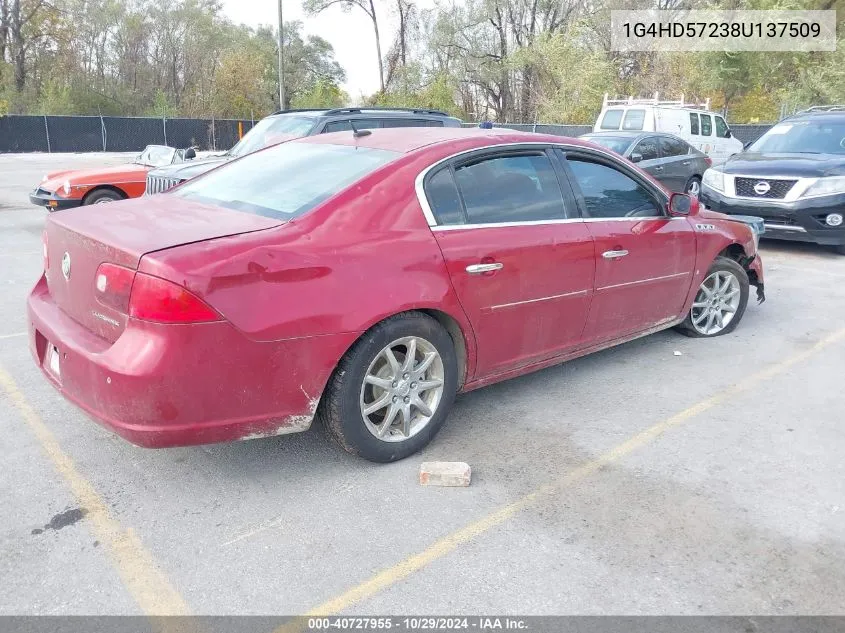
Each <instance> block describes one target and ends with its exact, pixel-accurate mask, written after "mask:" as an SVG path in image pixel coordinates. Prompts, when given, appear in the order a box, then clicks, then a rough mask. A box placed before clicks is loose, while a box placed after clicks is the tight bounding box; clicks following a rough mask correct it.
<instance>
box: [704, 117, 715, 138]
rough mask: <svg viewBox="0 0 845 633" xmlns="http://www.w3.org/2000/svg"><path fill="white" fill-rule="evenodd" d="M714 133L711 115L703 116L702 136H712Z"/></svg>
mask: <svg viewBox="0 0 845 633" xmlns="http://www.w3.org/2000/svg"><path fill="white" fill-rule="evenodd" d="M712 133H713V121H712V120H711V119H710V115H709V114H702V115H701V136H710V135H711V134H712Z"/></svg>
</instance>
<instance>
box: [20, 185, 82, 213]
mask: <svg viewBox="0 0 845 633" xmlns="http://www.w3.org/2000/svg"><path fill="white" fill-rule="evenodd" d="M29 201H30V202H31V203H32V204H37V205H38V206H39V207H46V208H47V210H48V211H60V210H62V209H72V208H74V207H78V206H80V205H81V204H82V199H69V198H60V197H59V196H57V195H56V194H55V193H50V192H49V191H45V190H44V189H36V190H35V191H33V192H32V193H31V194H29Z"/></svg>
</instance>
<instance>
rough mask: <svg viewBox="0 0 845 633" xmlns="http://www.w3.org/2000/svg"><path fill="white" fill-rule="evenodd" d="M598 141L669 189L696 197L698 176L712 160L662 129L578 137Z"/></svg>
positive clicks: (699, 184)
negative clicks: (660, 130) (659, 130)
mask: <svg viewBox="0 0 845 633" xmlns="http://www.w3.org/2000/svg"><path fill="white" fill-rule="evenodd" d="M581 138H582V139H585V140H587V141H591V142H593V143H598V144H599V145H602V146H603V147H606V148H607V149H609V150H613V151H614V152H616V153H617V154H619V155H620V156H624V157H625V158H627V159H628V160H630V161H631V162H632V163H637V165H638V166H639V168H640V169H643V170H645V171H647V172H648V173H650V174H651V175H652V176H654V177H655V178H657V180H659V181H660V182H661V183H663V185H664V186H665V187H666V188H667V189H669V190H670V191H685V192H686V193H688V194H690V195H691V196H695V197H698V193H699V191H700V190H701V176H702V174H704V172H705V171H706V170H707V169H708V168H709V167H710V166H711V165H712V164H713V161H712V159H711V158H710V157H709V156H707V155H706V154H703V153H702V152H699V151H698V150H697V149H695V148H694V147H693V146H692V145H690V144H689V143H687V142H686V141H685V140H683V139H682V138H678V137H677V136H675V135H674V134H666V133H663V132H594V133H592V134H585V135H583V136H582V137H581Z"/></svg>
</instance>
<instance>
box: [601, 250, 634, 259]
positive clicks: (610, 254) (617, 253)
mask: <svg viewBox="0 0 845 633" xmlns="http://www.w3.org/2000/svg"><path fill="white" fill-rule="evenodd" d="M627 254H628V251H625V250H622V251H605V252H604V253H602V254H601V256H602V257H604V258H605V259H616V258H617V257H625V255H627Z"/></svg>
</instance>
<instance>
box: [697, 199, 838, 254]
mask: <svg viewBox="0 0 845 633" xmlns="http://www.w3.org/2000/svg"><path fill="white" fill-rule="evenodd" d="M699 200H700V201H701V202H702V203H703V204H704V206H706V207H707V208H708V209H712V210H713V211H718V212H720V213H726V214H728V215H755V216H757V217H760V218H763V221H764V222H765V227H766V232H765V233H764V234H763V237H764V238H775V239H781V240H792V241H796V242H814V243H816V244H827V245H830V246H839V245H842V244H845V224H843V225H842V226H839V227H831V226H827V225H826V224H825V223H824V218H825V217H826V216H827V215H828V214H830V213H840V214H842V215H845V194H843V195H837V196H825V197H823V198H808V199H806V200H797V201H795V202H778V201H776V200H774V201H773V200H760V201H757V200H746V199H744V198H731V197H728V196H725V195H723V194H722V193H720V192H718V191H716V190H714V189H712V188H710V187H707V186H706V185H703V186H702V187H701V194H700V195H699Z"/></svg>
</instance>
